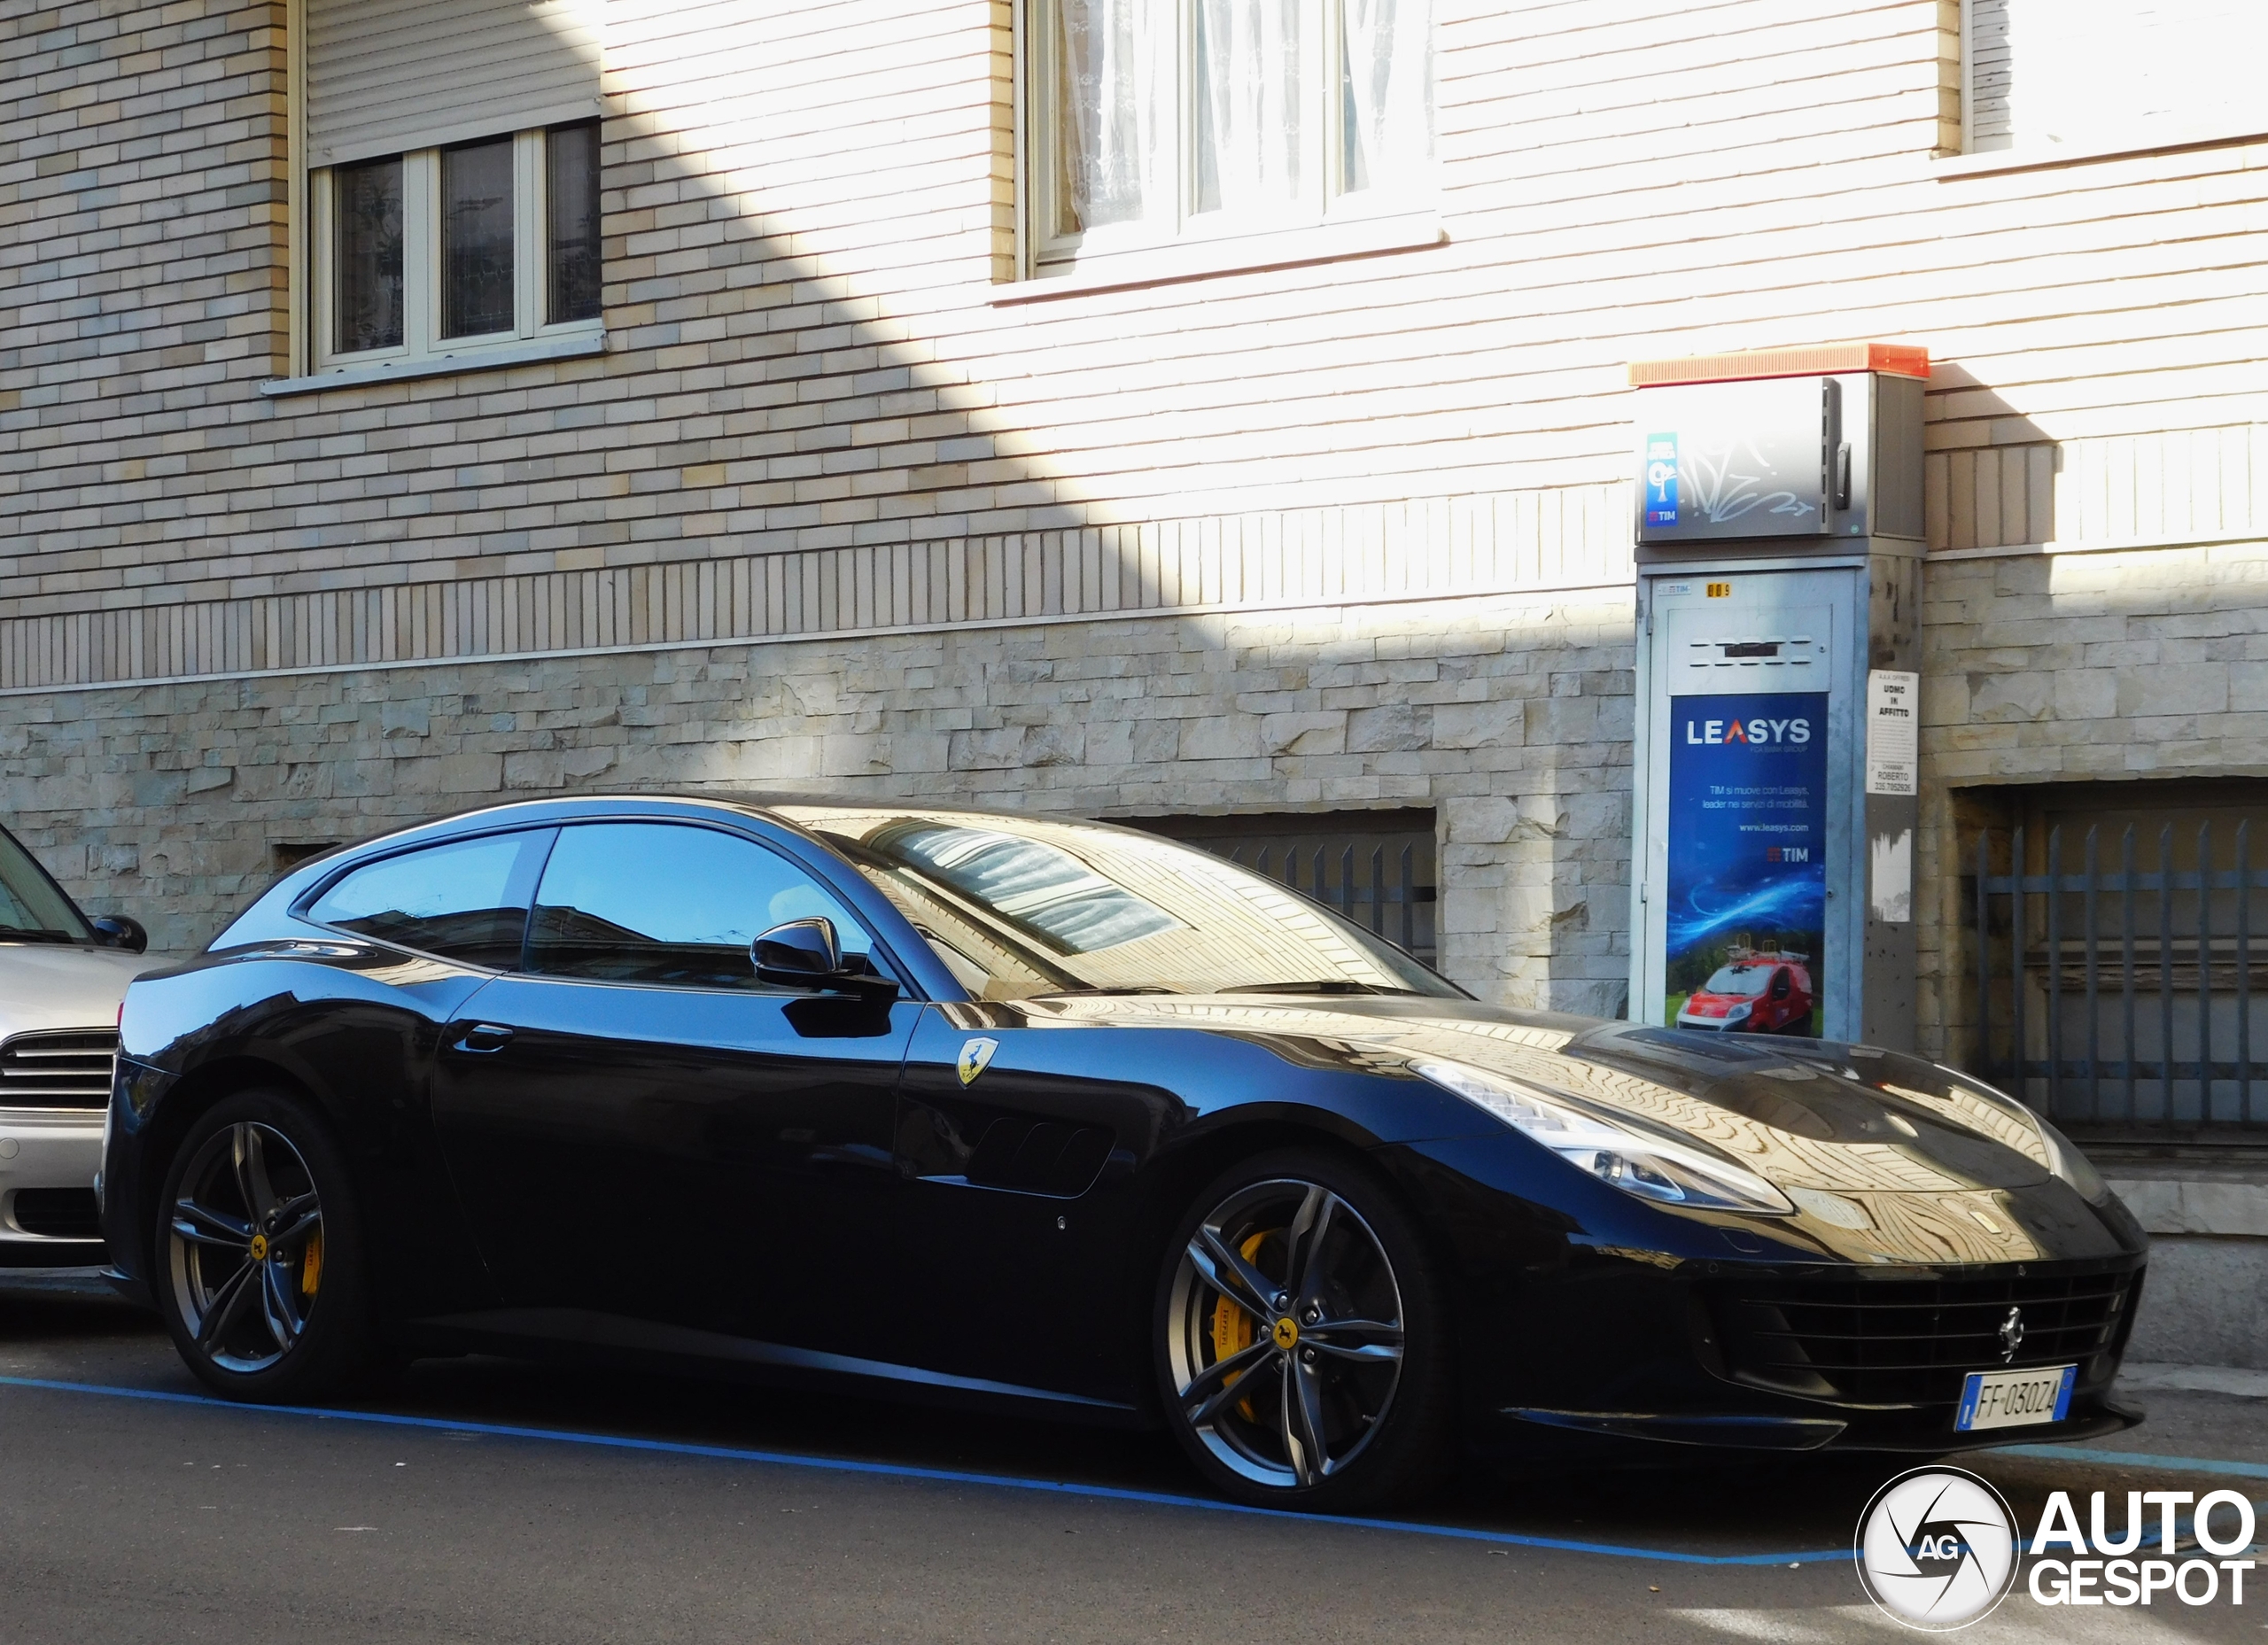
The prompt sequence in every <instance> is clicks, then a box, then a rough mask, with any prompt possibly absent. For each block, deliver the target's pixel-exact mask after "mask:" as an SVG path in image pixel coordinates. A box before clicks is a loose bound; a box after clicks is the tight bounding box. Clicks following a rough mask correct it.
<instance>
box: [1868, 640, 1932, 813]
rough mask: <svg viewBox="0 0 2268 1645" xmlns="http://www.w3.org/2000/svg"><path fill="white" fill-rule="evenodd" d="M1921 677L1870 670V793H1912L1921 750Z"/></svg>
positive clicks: (1886, 670)
mask: <svg viewBox="0 0 2268 1645" xmlns="http://www.w3.org/2000/svg"><path fill="white" fill-rule="evenodd" d="M1921 731H1922V677H1921V676H1920V675H1919V674H1906V673H1900V672H1899V671H1896V670H1894V669H1886V668H1876V669H1869V670H1868V671H1867V792H1868V794H1912V793H1914V792H1915V776H1916V768H1917V767H1918V765H1919V764H1920V762H1921V752H1922V736H1921Z"/></svg>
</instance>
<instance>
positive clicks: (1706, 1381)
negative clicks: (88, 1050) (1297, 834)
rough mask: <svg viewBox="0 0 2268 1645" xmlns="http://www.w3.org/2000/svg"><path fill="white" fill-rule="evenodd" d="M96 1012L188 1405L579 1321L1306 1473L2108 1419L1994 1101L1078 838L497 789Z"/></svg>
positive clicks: (108, 1162) (2100, 1264)
mask: <svg viewBox="0 0 2268 1645" xmlns="http://www.w3.org/2000/svg"><path fill="white" fill-rule="evenodd" d="M122 1034H123V1048H122V1052H121V1055H120V1061H119V1065H118V1082H117V1088H116V1091H115V1093H114V1096H113V1103H112V1108H111V1115H110V1121H111V1122H110V1137H109V1143H108V1147H107V1151H106V1154H105V1166H104V1176H103V1183H104V1194H103V1224H104V1230H105V1235H106V1236H107V1238H108V1239H109V1242H110V1249H111V1252H112V1253H113V1261H115V1262H116V1264H117V1266H118V1269H120V1276H119V1278H120V1283H121V1284H126V1285H128V1286H138V1287H140V1288H143V1289H144V1290H145V1291H146V1292H147V1293H148V1295H149V1296H150V1298H151V1300H153V1301H154V1302H155V1303H156V1305H157V1306H158V1307H159V1309H160V1310H161V1312H162V1313H163V1315H164V1317H165V1319H166V1321H167V1325H168V1326H169V1327H170V1329H171V1331H172V1333H173V1335H174V1338H175V1341H176V1342H177V1344H178V1345H179V1346H180V1350H181V1353H182V1355H183V1358H184V1359H185V1360H186V1361H187V1362H188V1363H189V1365H190V1368H191V1369H192V1370H194V1371H195V1372H196V1374H197V1375H198V1377H202V1378H203V1379H204V1380H205V1382H206V1384H208V1385H210V1386H212V1387H214V1388H215V1389H218V1390H219V1391H221V1393H225V1394H228V1395H229V1396H231V1397H235V1398H240V1399H252V1400H270V1401H281V1400H290V1401H305V1400H311V1399H316V1398H320V1397H322V1394H323V1393H325V1392H326V1391H327V1390H331V1389H335V1388H337V1387H338V1386H339V1385H341V1383H342V1381H343V1380H344V1379H346V1378H348V1377H351V1376H353V1375H355V1374H356V1373H358V1372H359V1371H360V1370H362V1369H363V1368H365V1367H366V1366H369V1364H371V1363H372V1362H378V1361H386V1360H391V1361H394V1362H400V1361H402V1360H406V1359H408V1358H411V1357H414V1356H416V1355H421V1354H449V1353H463V1352H468V1351H475V1350H478V1351H483V1352H492V1353H495V1352H501V1353H505V1354H539V1353H540V1354H562V1353H568V1354H586V1355H590V1356H594V1357H597V1358H602V1359H606V1360H610V1361H613V1362H617V1363H623V1362H626V1363H631V1364H635V1365H642V1366H650V1367H653V1368H656V1369H674V1370H703V1371H707V1372H711V1373H715V1372H718V1371H725V1372H732V1373H742V1374H746V1375H750V1376H751V1377H759V1378H763V1379H766V1380H769V1381H771V1382H773V1383H775V1384H778V1383H785V1384H788V1385H795V1384H797V1383H801V1384H804V1385H810V1384H813V1383H820V1384H827V1385H861V1386H866V1387H869V1388H878V1389H886V1390H897V1391H899V1392H903V1393H914V1394H918V1395H920V1396H921V1397H925V1398H929V1399H933V1400H938V1401H949V1402H950V1401H992V1402H1007V1403H1009V1404H1012V1405H1014V1406H1015V1407H1018V1408H1024V1409H1036V1410H1043V1411H1052V1412H1055V1413H1057V1414H1061V1415H1068V1416H1078V1417H1084V1418H1090V1419H1095V1420H1103V1421H1122V1422H1139V1423H1153V1424H1155V1423H1161V1424H1164V1425H1165V1426H1166V1427H1167V1428H1169V1430H1170V1431H1171V1432H1173V1434H1174V1435H1175V1437H1176V1438H1177V1439H1178V1440H1179V1442H1180V1444H1181V1445H1182V1447H1183V1448H1184V1450H1185V1451H1186V1452H1187V1454H1188V1455H1189V1457H1190V1458H1191V1460H1192V1462H1193V1463H1194V1464H1195V1465H1196V1466H1197V1468H1198V1469H1199V1470H1200V1471H1202V1472H1203V1473H1204V1474H1205V1476H1206V1477H1207V1478H1208V1479H1209V1480H1210V1481H1211V1482H1212V1484H1213V1485H1214V1486H1216V1488H1218V1489H1219V1490H1221V1491H1223V1492H1224V1493H1227V1494H1231V1495H1232V1496H1236V1497H1239V1498H1241V1499H1243V1500H1246V1501H1262V1502H1273V1503H1282V1504H1287V1505H1304V1506H1315V1507H1319V1508H1330V1509H1345V1508H1351V1507H1353V1506H1355V1505H1356V1504H1358V1503H1361V1504H1368V1503H1372V1502H1376V1501H1380V1500H1383V1499H1385V1498H1387V1497H1389V1496H1393V1495H1394V1494H1400V1493H1402V1492H1406V1491H1408V1490H1409V1489H1410V1488H1412V1487H1414V1486H1417V1484H1418V1483H1419V1482H1421V1481H1422V1480H1424V1479H1425V1478H1427V1477H1428V1476H1429V1475H1430V1474H1431V1473H1432V1472H1433V1470H1435V1469H1436V1468H1437V1467H1439V1466H1440V1465H1441V1464H1442V1463H1445V1462H1447V1461H1449V1460H1450V1459H1451V1458H1452V1457H1453V1456H1454V1455H1456V1453H1457V1452H1458V1451H1460V1450H1462V1451H1464V1452H1465V1453H1467V1454H1477V1455H1484V1456H1485V1455H1537V1454H1541V1453H1548V1452H1550V1451H1553V1450H1555V1449H1556V1450H1565V1449H1568V1448H1571V1447H1586V1446H1588V1447H1610V1448H1613V1447H1619V1448H1621V1449H1622V1450H1624V1451H1626V1452H1627V1451H1633V1450H1636V1449H1640V1448H1642V1447H1643V1442H1646V1441H1672V1442H1677V1443H1682V1444H1685V1445H1705V1446H1721V1447H1747V1448H1750V1449H1759V1448H1760V1449H1767V1450H1771V1449H1777V1450H1810V1449H1816V1448H1820V1447H1848V1448H1854V1449H1873V1450H1886V1451H1915V1452H1933V1453H1934V1452H1946V1451H1951V1450H1956V1449H1959V1448H1961V1447H1963V1446H1966V1445H1972V1444H1981V1443H1987V1442H1990V1441H1992V1440H1994V1439H2006V1438H2008V1432H2005V1429H2006V1427H2007V1426H2009V1425H2014V1424H2029V1425H2028V1426H2026V1427H2024V1429H2023V1434H2024V1437H2027V1438H2031V1437H2037V1438H2042V1439H2073V1438H2078V1437H2082V1436H2087V1435H2095V1434H2101V1433H2104V1432H2110V1431H2112V1430H2114V1429H2117V1428H2120V1427H2124V1426H2125V1425H2127V1424H2129V1423H2131V1422H2132V1421H2133V1420H2135V1419H2134V1417H2133V1416H2132V1413H2130V1412H2127V1411H2125V1410H2123V1409H2122V1408H2119V1407H2117V1405H2115V1404H2113V1403H2112V1401H2111V1399H2110V1389H2111V1382H2112V1379H2113V1377H2114V1376H2115V1374H2116V1372H2117V1363H2118V1357H2119V1354H2120V1353H2121V1351H2122V1349H2123V1348H2124V1342H2125V1338H2126V1333H2127V1329H2128V1326H2129V1323H2130V1322H2131V1321H2132V1316H2133V1312H2134V1304H2135V1300H2136V1297H2137V1293H2138V1287H2139V1286H2140V1281H2141V1275H2142V1265H2143V1253H2144V1248H2145V1247H2144V1240H2143V1238H2142V1235H2141V1233H2140V1230H2139V1229H2138V1228H2137V1226H2136V1224H2135V1222H2134V1221H2133V1219H2132V1217H2131V1216H2129V1215H2128V1214H2127V1213H2126V1212H2125V1210H2124V1207H2121V1206H2120V1205H2119V1204H2118V1202H2117V1199H2115V1198H2114V1197H2113V1196H2112V1195H2111V1194H2110V1193H2109V1191H2107V1190H2106V1189H2105V1187H2104V1186H2103V1183H2102V1182H2101V1179H2100V1178H2099V1177H2097V1176H2096V1175H2095V1174H2094V1172H2093V1170H2092V1169H2091V1168H2089V1167H2088V1165H2087V1164H2086V1162H2085V1160H2083V1159H2081V1158H2080V1156H2079V1155H2078V1153H2077V1152H2075V1151H2074V1150H2073V1148H2072V1147H2071V1145H2070V1144H2069V1143H2068V1142H2066V1141H2065V1140H2064V1139H2063V1138H2062V1137H2059V1136H2058V1135H2057V1134H2056V1133H2055V1131H2054V1129H2051V1128H2050V1127H2049V1126H2047V1124H2046V1123H2044V1122H2043V1121H2041V1120H2040V1119H2039V1117H2038V1116H2037V1115H2035V1114H2033V1113H2031V1112H2029V1111H2028V1110H2027V1109H2025V1108H2024V1107H2023V1106H2021V1105H2019V1104H2017V1103H2016V1102H2014V1101H2011V1100H2010V1099H2008V1098H2006V1097H2003V1096H2001V1095H2000V1094H1999V1093H1997V1092H1995V1091H1992V1090H1989V1089H1988V1088H1986V1087H1985V1086H1984V1085H1981V1084H1980V1083H1978V1082H1977V1081H1975V1080H1972V1079H1969V1078H1968V1077H1967V1076H1966V1075H1957V1074H1953V1073H1951V1072H1948V1071H1947V1070H1946V1069H1944V1068H1941V1067H1936V1066H1934V1065H1932V1064H1930V1063H1928V1062H1925V1061H1922V1060H1919V1059H1915V1058H1913V1057H1907V1056H1900V1055H1896V1054H1893V1053H1890V1052H1885V1051H1877V1050H1874V1049H1872V1048H1869V1047H1867V1046H1863V1045H1842V1044H1824V1043H1821V1042H1816V1041H1808V1040H1784V1039H1775V1040H1773V1041H1771V1042H1769V1043H1760V1042H1758V1041H1755V1040H1751V1039H1744V1038H1727V1037H1722V1036H1702V1035H1694V1034H1687V1033H1682V1032H1679V1031H1676V1030H1674V1029H1666V1028H1648V1027H1640V1026H1636V1025H1633V1024H1629V1023H1610V1022H1597V1021H1591V1020H1582V1019H1577V1018H1570V1017H1558V1016H1549V1015H1539V1014H1535V1013H1522V1012H1515V1011H1504V1010H1498V1009H1495V1008H1494V1007H1491V1006H1487V1005H1480V1004H1478V1003H1477V1002H1475V1001H1474V1000H1472V998H1470V997H1468V996H1466V995H1465V994H1464V992H1463V991H1462V990H1460V989H1457V988H1456V986H1455V985H1453V984H1451V983H1449V982H1446V981H1444V980H1443V979H1442V978H1441V977H1440V976H1438V975H1436V974H1434V973H1433V972H1432V971H1430V970H1428V969H1427V968H1426V967H1425V966H1423V965H1421V964H1419V963H1418V962H1417V960H1415V959H1413V958H1410V956H1409V955H1408V954H1406V953H1404V952H1403V951H1402V950H1400V949H1399V948H1396V947H1395V946H1394V945H1393V944H1392V943H1388V942H1386V941H1385V940H1383V939H1382V938H1381V937H1380V936H1379V935H1375V934H1374V933H1372V932H1371V931H1369V930H1365V929H1363V927H1362V926H1361V925H1360V924H1358V923H1356V922H1355V921H1352V920H1349V919H1346V918H1343V917H1342V916H1341V915H1340V914H1339V913H1337V912H1333V911H1332V910H1331V909H1328V908H1326V907H1324V906H1322V905H1321V904H1317V903H1316V902H1313V901H1310V900H1309V899H1308V898H1306V897H1304V896H1300V895H1299V894H1298V893H1296V892H1294V891H1293V890H1290V889H1287V888H1285V887H1284V886H1282V885H1280V884H1278V883H1277V882H1275V881H1272V880H1270V879H1268V878H1265V877H1262V876H1261V875H1258V874H1255V873H1251V872H1250V871H1248V870H1247V869H1244V868H1241V867H1239V866H1237V865H1234V864H1231V863H1229V862H1226V861H1223V860H1222V859H1220V858H1217V857H1212V856H1210V855H1208V854H1206V853H1204V852H1201V851H1199V850H1192V849H1190V848H1187V847H1184V846H1181V845H1177V844H1175V843H1172V842H1169V841H1166V840H1162V839H1158V838H1155V837H1153V836H1151V835H1148V834H1139V833H1135V832H1132V831H1130V830H1128V829H1123V828H1117V827H1111V826H1105V825H1101V824H1094V823H1084V822H1077V821H1069V820H1062V819H1042V818H1032V817H1021V816H1011V815H1005V814H992V813H980V812H974V811H955V810H951V809H948V808H944V807H936V806H922V805H913V804H899V803H874V804H866V803H855V802H841V801H838V802H826V801H804V800H786V799H770V798H751V799H747V800H735V799H723V798H713V797H699V798H663V797H654V796H642V797H628V796H625V797H594V798H578V799H562V800H547V801H540V802H535V803H527V804H517V805H502V806H498V807H494V808H493V809H489V810H484V811H475V812H472V813H470V814H469V815H465V816H461V817H456V818H453V819H448V820H447V821H443V822H437V823H432V824H429V825H426V826H420V827H416V828H411V829H408V830H406V831H403V832H400V833H397V834H390V835H388V836H386V837H384V838H383V839H379V840H375V841H372V842H369V843H368V844H364V845H361V846H357V847H354V848H352V849H350V850H342V851H338V852H334V853H332V854H330V855H329V856H327V857H322V858H320V859H318V860H316V861H314V862H311V863H308V864H306V865H303V866H301V867H299V868H298V869H296V870H294V871H293V872H291V873H289V874H287V875H286V876H284V878H283V879H282V880H281V881H278V882H277V883H276V885H275V886H273V887H272V888H269V889H268V891H267V892H266V893H265V894H263V895H262V896H260V898H259V899H258V900H257V901H256V902H254V903H253V904H252V905H251V907H249V908H248V909H246V910H245V912H244V913H243V914H242V915H241V916H240V917H239V918H238V919H237V920H236V921H235V922H234V923H233V924H231V925H230V926H229V927H228V929H227V930H226V931H224V932H222V933H221V935H220V937H219V938H218V939H217V940H215V942H214V943H213V945H212V947H211V948H210V950H208V951H206V953H205V954H204V955H203V956H201V957H200V958H198V959H196V960H195V961H193V962H191V963H190V964H188V965H185V966H179V967H177V968H175V969H173V970H170V971H166V972H161V973H159V974H155V975H152V976H150V977H146V978H144V979H143V980H142V981H140V982H136V983H135V984H134V986H133V989H132V990H131V992H130V993H129V994H128V998H127V1003H126V1008H125V1015H124V1020H123V1024H122Z"/></svg>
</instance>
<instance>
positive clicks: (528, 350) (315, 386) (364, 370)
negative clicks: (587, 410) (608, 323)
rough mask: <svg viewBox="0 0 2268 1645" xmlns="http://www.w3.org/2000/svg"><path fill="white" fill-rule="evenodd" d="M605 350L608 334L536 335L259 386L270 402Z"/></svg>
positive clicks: (274, 380)
mask: <svg viewBox="0 0 2268 1645" xmlns="http://www.w3.org/2000/svg"><path fill="white" fill-rule="evenodd" d="M605 352H606V333H605V332H604V331H603V330H599V331H578V332H573V333H571V334H569V335H566V336H562V337H534V338H525V339H524V340H522V341H518V342H512V343H493V344H490V345H488V346H486V347H485V348H478V349H467V350H466V351H465V352H464V353H462V354H426V355H423V356H422V357H421V358H419V359H416V360H380V361H371V362H369V364H366V365H355V366H341V367H338V369H335V370H330V371H318V372H316V373H315V375H314V376H304V377H272V378H270V379H269V380H268V381H267V382H265V383H263V384H260V392H261V393H263V394H265V395H267V396H268V398H269V399H271V400H281V399H284V398H287V397H288V396H291V395H293V394H317V393H321V392H322V391H323V390H324V389H327V388H357V387H361V386H363V385H366V384H371V383H400V382H408V381H411V380H413V379H416V378H418V377H446V376H456V375H457V374H458V373H460V372H465V371H501V370H502V369H504V368H505V367H507V366H527V365H535V364H538V363H540V362H541V361H547V360H581V359H585V358H586V357H588V356H590V355H593V354H602V353H605Z"/></svg>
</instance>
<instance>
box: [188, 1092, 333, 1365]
mask: <svg viewBox="0 0 2268 1645" xmlns="http://www.w3.org/2000/svg"><path fill="white" fill-rule="evenodd" d="M170 1244H171V1247H172V1269H173V1284H174V1300H175V1304H176V1306H178V1307H179V1308H180V1310H181V1318H182V1323H183V1325H184V1326H185V1327H187V1330H188V1333H189V1336H190V1339H191V1341H193V1342H194V1344H195V1345H196V1347H197V1350H198V1353H199V1354H202V1355H203V1356H204V1357H205V1358H206V1360H207V1361H208V1362H211V1363H212V1364H214V1365H215V1366H218V1367H220V1368H221V1370H229V1371H237V1372H252V1371H262V1370H268V1368H269V1367H270V1366H272V1365H274V1364H276V1362H278V1361H280V1360H282V1359H283V1356H284V1355H285V1354H289V1353H291V1350H292V1348H294V1347H295V1346H298V1344H299V1339H300V1338H301V1336H302V1335H303V1334H305V1332H306V1331H307V1316H308V1312H309V1310H310V1309H311V1308H312V1307H313V1306H314V1304H315V1295H316V1292H317V1290H318V1289H319V1287H320V1285H321V1284H322V1199H321V1198H320V1197H319V1196H318V1195H317V1194H316V1192H315V1176H314V1174H313V1173H312V1172H310V1171H309V1170H308V1169H307V1161H306V1160H304V1159H302V1158H301V1157H300V1154H299V1150H298V1149H297V1148H295V1147H293V1146H292V1145H291V1139H290V1138H289V1137H285V1136H284V1135H283V1132H281V1131H279V1130H277V1129H276V1128H275V1127H274V1126H271V1125H265V1124H262V1123H261V1122H260V1121H256V1120H242V1121H237V1123H235V1124H233V1125H229V1126H224V1127H223V1128H222V1129H220V1130H218V1131H216V1132H214V1134H213V1135H212V1136H211V1137H207V1138H206V1141H205V1144H204V1145H203V1146H202V1147H200V1148H199V1149H198V1151H197V1154H196V1156H195V1158H193V1159H192V1160H190V1163H189V1168H188V1169H187V1170H185V1171H184V1172H183V1174H182V1177H181V1187H180V1190H179V1192H178V1195H177V1197H176V1198H175V1202H174V1207H173V1215H172V1219H171V1225H170Z"/></svg>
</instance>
